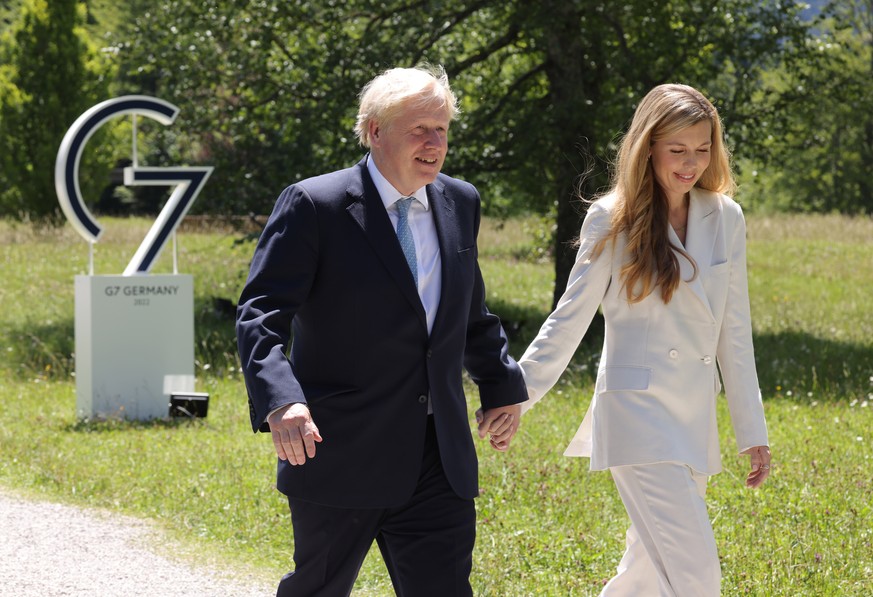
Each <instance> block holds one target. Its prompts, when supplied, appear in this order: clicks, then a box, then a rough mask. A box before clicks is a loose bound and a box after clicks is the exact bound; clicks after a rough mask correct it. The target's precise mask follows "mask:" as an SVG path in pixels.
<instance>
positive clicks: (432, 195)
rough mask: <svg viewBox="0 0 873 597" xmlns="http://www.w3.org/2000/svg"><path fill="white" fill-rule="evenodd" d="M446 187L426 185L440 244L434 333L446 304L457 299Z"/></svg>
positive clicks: (454, 229)
mask: <svg viewBox="0 0 873 597" xmlns="http://www.w3.org/2000/svg"><path fill="white" fill-rule="evenodd" d="M445 191H446V187H445V185H444V184H443V183H441V182H440V181H439V180H437V181H435V182H434V183H433V184H429V185H427V199H428V202H429V203H430V208H431V210H433V221H434V226H435V227H436V232H437V239H438V241H439V245H440V264H441V271H440V275H441V282H440V285H441V288H440V304H439V307H437V313H436V318H435V319H434V323H433V330H431V334H433V332H434V331H435V330H437V329H438V328H439V326H440V324H441V322H442V320H443V319H444V318H445V315H444V313H446V312H447V311H448V307H447V306H446V303H447V302H448V301H449V300H451V297H453V296H458V294H457V292H456V290H455V288H454V284H455V283H456V281H457V280H458V278H459V277H458V276H457V275H456V273H455V271H456V268H457V267H458V257H457V251H458V230H459V228H458V226H457V223H456V219H457V217H458V216H457V213H456V211H455V202H454V200H453V199H452V198H451V197H449V196H448V195H446V192H445Z"/></svg>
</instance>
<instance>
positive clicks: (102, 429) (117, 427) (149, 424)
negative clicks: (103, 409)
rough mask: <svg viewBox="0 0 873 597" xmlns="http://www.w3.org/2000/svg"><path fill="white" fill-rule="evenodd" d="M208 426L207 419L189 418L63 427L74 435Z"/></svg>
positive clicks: (113, 420) (99, 421)
mask: <svg viewBox="0 0 873 597" xmlns="http://www.w3.org/2000/svg"><path fill="white" fill-rule="evenodd" d="M205 425H206V419H196V418H188V417H179V418H169V419H150V420H148V421H129V420H125V419H116V418H106V419H80V420H79V421H76V422H75V423H70V424H68V425H65V426H64V427H62V429H63V431H65V432H72V433H109V432H113V431H131V430H136V431H141V430H147V429H178V428H180V427H194V428H200V427H203V426H205Z"/></svg>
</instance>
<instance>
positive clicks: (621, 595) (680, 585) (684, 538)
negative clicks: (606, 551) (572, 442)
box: [600, 462, 721, 597]
mask: <svg viewBox="0 0 873 597" xmlns="http://www.w3.org/2000/svg"><path fill="white" fill-rule="evenodd" d="M609 470H610V472H611V473H612V477H613V479H614V480H615V485H616V487H618V493H619V495H621V500H622V502H624V507H625V509H626V510H627V513H628V516H630V519H631V525H630V528H629V529H628V531H627V535H626V550H625V552H624V555H623V556H622V558H621V562H619V564H618V572H617V574H616V575H615V576H614V577H613V578H612V579H611V580H610V581H609V582H608V583H607V584H606V586H605V587H604V588H603V591H602V592H601V593H600V595H601V597H650V596H651V597H717V596H718V595H720V592H721V567H720V565H719V561H718V552H717V550H716V546H715V536H714V535H713V532H712V525H711V524H710V522H709V515H708V514H707V512H706V502H705V501H704V496H705V495H706V482H707V479H708V477H707V475H703V474H700V473H696V472H694V471H692V470H691V468H690V467H688V466H687V465H684V464H680V463H676V462H661V463H656V464H645V465H633V466H617V467H613V468H611V469H609Z"/></svg>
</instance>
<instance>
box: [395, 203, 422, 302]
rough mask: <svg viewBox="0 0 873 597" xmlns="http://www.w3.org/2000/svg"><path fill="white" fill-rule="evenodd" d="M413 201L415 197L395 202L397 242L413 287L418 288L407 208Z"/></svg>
mask: <svg viewBox="0 0 873 597" xmlns="http://www.w3.org/2000/svg"><path fill="white" fill-rule="evenodd" d="M414 200H415V197H402V198H400V199H398V200H397V213H398V214H399V217H398V218H397V240H399V241H400V248H401V249H403V254H404V255H405V256H406V263H408V264H409V270H410V271H411V272H412V278H413V279H414V280H415V286H416V287H418V260H416V258H415V240H414V239H413V238H412V230H410V228H409V206H410V204H411V203H412V202H413V201H414Z"/></svg>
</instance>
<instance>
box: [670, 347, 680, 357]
mask: <svg viewBox="0 0 873 597" xmlns="http://www.w3.org/2000/svg"><path fill="white" fill-rule="evenodd" d="M670 358H671V359H678V358H679V351H678V350H676V349H675V348H671V349H670Z"/></svg>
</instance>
